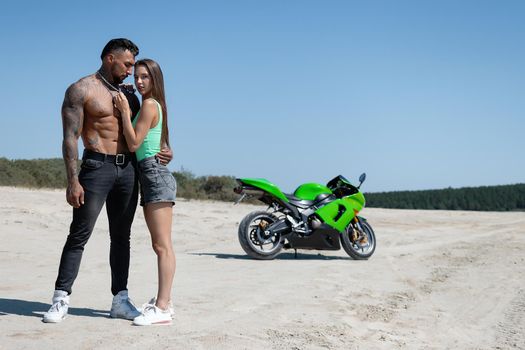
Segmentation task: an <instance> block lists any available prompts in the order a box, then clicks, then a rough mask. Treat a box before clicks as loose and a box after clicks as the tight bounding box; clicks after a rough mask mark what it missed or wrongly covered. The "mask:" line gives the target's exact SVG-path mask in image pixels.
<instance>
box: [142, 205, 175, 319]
mask: <svg viewBox="0 0 525 350" xmlns="http://www.w3.org/2000/svg"><path fill="white" fill-rule="evenodd" d="M144 216H145V218H146V224H147V225H148V229H149V232H150V234H151V244H152V246H153V250H154V251H155V254H157V266H158V282H159V288H158V291H157V303H156V305H157V307H159V308H161V309H163V310H166V309H167V308H168V302H169V301H170V300H171V287H172V284H173V276H174V275H175V253H174V252H173V245H172V241H171V223H172V216H173V206H172V204H171V203H149V204H146V205H145V206H144Z"/></svg>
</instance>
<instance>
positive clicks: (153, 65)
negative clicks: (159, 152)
mask: <svg viewBox="0 0 525 350" xmlns="http://www.w3.org/2000/svg"><path fill="white" fill-rule="evenodd" d="M138 66H144V67H146V69H147V70H148V73H149V75H150V77H151V82H152V85H153V86H152V89H151V97H153V98H154V99H155V100H157V101H158V102H159V103H160V107H161V109H162V132H161V136H160V147H161V148H162V147H163V146H164V145H166V146H168V147H170V137H169V131H168V110H167V108H166V95H165V93H164V76H163V75H162V70H161V69H160V66H159V64H158V63H157V62H155V61H154V60H152V59H149V58H144V59H141V60H138V61H137V62H135V68H137V67H138Z"/></svg>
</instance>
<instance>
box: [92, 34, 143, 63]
mask: <svg viewBox="0 0 525 350" xmlns="http://www.w3.org/2000/svg"><path fill="white" fill-rule="evenodd" d="M126 50H129V51H130V52H131V53H132V54H133V56H137V55H138V54H139V48H138V47H137V45H135V44H134V43H133V42H132V41H131V40H128V39H124V38H118V39H111V40H110V41H109V42H108V43H107V44H106V46H104V48H103V49H102V53H101V54H100V59H101V60H103V59H104V57H106V55H107V54H110V53H112V52H114V51H126Z"/></svg>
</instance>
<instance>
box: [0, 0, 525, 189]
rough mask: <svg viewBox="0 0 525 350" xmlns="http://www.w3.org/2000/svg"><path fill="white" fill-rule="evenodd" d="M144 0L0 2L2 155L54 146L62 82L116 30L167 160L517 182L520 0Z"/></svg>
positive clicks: (292, 171) (286, 176)
mask: <svg viewBox="0 0 525 350" xmlns="http://www.w3.org/2000/svg"><path fill="white" fill-rule="evenodd" d="M144 4H145V2H139V1H84V2H75V1H67V2H66V1H42V2H41V1H23V0H21V1H9V2H7V3H5V4H3V5H2V10H1V12H0V48H1V53H2V54H1V55H0V63H1V67H2V79H1V84H0V93H1V96H2V108H1V110H0V120H1V125H2V127H1V128H0V130H1V131H0V132H1V134H0V136H1V137H0V156H2V157H7V158H10V159H18V158H25V159H30V158H51V157H61V141H62V126H61V117H60V106H61V104H62V99H63V96H64V91H65V89H66V88H67V86H68V85H69V84H71V83H72V82H74V81H76V80H77V79H79V78H80V77H82V76H85V75H88V74H91V73H94V72H95V71H96V70H97V69H98V68H99V66H100V58H99V55H100V51H101V50H102V47H103V46H104V45H105V44H106V42H107V41H108V40H109V39H111V38H115V37H127V38H130V39H131V40H133V41H134V42H135V43H136V44H137V45H138V46H139V47H140V57H142V58H143V57H149V58H153V59H155V60H157V61H158V62H159V63H160V64H161V67H162V68H163V71H164V75H165V82H166V90H167V96H168V98H167V102H168V110H169V113H170V116H169V118H170V120H169V123H170V126H171V130H170V135H171V136H170V137H171V140H172V146H173V149H174V153H175V159H174V161H173V162H172V164H171V165H170V168H171V169H172V170H180V169H181V167H184V169H187V170H190V171H191V172H193V173H194V174H195V175H199V176H200V175H232V176H236V177H264V178H267V179H268V180H270V181H272V182H274V183H276V184H277V185H278V186H281V187H282V188H283V189H284V190H285V191H293V189H294V187H295V186H296V185H298V184H299V183H302V182H326V181H328V180H329V179H330V178H332V177H333V176H335V175H338V174H343V175H345V176H347V177H348V178H349V179H354V180H355V179H357V177H358V176H359V175H360V174H361V172H366V173H367V175H368V179H367V181H366V183H365V185H364V186H363V189H364V190H365V191H372V192H375V191H390V190H414V189H433V188H444V187H449V186H451V187H463V186H480V185H497V184H511V183H518V182H525V156H524V155H523V153H524V151H525V136H524V134H525V96H524V93H525V1H519V0H516V1H510V0H502V1H496V0H494V1H482V0H481V1H477V0H476V1H474V0H473V1H461V0H454V1H445V0H439V1H438V0H435V1H419V0H414V1H392V0H384V1H373V0H372V1H350V0H349V1H331V0H318V1H286V0H275V1H273V0H264V1H263V0H260V1H255V0H242V1H241V0H239V1H229V0H223V1H211V0H210V1H198V0H197V1H162V2H155V1H150V2H148V5H144ZM129 82H131V79H129Z"/></svg>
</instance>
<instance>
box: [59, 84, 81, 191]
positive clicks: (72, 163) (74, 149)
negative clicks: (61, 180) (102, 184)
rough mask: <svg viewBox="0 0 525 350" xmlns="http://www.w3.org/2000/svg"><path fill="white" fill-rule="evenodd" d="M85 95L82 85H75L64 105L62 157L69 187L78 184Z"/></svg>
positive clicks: (69, 90) (66, 96) (70, 88)
mask: <svg viewBox="0 0 525 350" xmlns="http://www.w3.org/2000/svg"><path fill="white" fill-rule="evenodd" d="M84 94H85V91H84V89H83V86H82V83H81V82H77V83H74V84H73V85H71V86H70V87H69V88H68V89H67V90H66V94H65V96H64V103H63V104H62V129H63V141H62V157H63V158H64V163H65V165H66V172H67V182H68V184H69V185H71V184H73V183H76V182H78V174H77V161H78V138H79V137H80V135H81V133H82V125H83V123H84Z"/></svg>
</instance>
